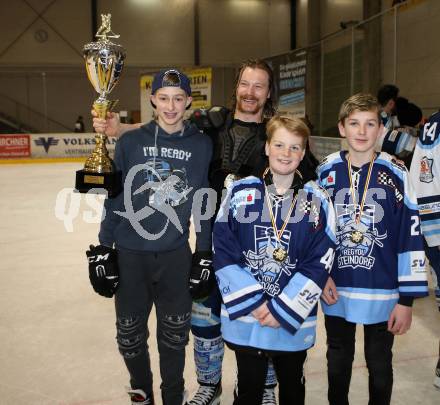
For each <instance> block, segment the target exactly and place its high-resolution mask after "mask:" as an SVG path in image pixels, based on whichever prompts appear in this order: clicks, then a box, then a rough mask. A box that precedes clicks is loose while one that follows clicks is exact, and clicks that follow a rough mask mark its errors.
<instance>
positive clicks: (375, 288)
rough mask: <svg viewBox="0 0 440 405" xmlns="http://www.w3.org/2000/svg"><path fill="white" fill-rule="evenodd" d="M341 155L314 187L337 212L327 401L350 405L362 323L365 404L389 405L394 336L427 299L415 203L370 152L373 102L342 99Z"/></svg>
mask: <svg viewBox="0 0 440 405" xmlns="http://www.w3.org/2000/svg"><path fill="white" fill-rule="evenodd" d="M338 127H339V132H340V134H341V136H342V137H344V138H346V140H347V144H348V150H347V151H341V152H337V153H334V154H332V155H330V156H328V157H327V158H326V159H325V160H324V162H323V163H322V164H321V165H320V166H319V168H318V176H319V181H320V183H321V185H322V186H324V187H325V188H326V189H327V191H328V192H329V194H330V195H331V197H332V200H333V202H334V206H335V210H336V237H337V241H338V246H337V249H336V255H335V261H334V264H333V269H332V272H331V277H330V278H329V280H328V282H327V285H326V287H325V289H324V291H323V295H322V297H323V300H324V302H323V303H322V308H323V311H324V313H325V325H326V331H327V345H328V348H327V360H328V382H329V390H328V399H329V402H330V404H331V405H346V404H348V392H349V386H350V379H351V369H352V362H353V358H354V348H355V331H356V324H357V323H359V324H362V325H364V337H365V343H364V344H365V346H364V347H365V359H366V362H367V368H368V371H369V393H370V402H369V403H370V404H374V405H382V404H384V405H385V404H389V403H390V400H391V393H392V385H393V371H392V346H393V341H394V336H395V335H400V334H403V333H405V332H406V331H407V330H408V329H409V328H410V326H411V317H412V303H413V299H414V297H422V296H425V295H427V293H428V289H427V278H426V270H425V254H424V249H423V239H422V236H421V233H420V220H419V214H418V207H417V200H416V198H415V195H414V192H413V190H412V189H411V187H410V185H409V181H408V173H407V171H406V168H405V167H404V166H403V165H402V164H400V163H398V162H396V161H395V160H394V159H393V158H392V157H391V156H390V155H388V154H387V153H385V152H382V153H376V152H375V151H374V146H375V143H376V140H377V137H378V136H379V134H380V132H381V131H382V125H381V121H380V115H379V104H378V102H377V100H376V99H375V98H374V97H373V96H371V95H368V94H356V95H354V96H352V97H350V98H349V99H347V100H346V101H345V102H344V103H343V104H342V106H341V110H340V113H339V124H338Z"/></svg>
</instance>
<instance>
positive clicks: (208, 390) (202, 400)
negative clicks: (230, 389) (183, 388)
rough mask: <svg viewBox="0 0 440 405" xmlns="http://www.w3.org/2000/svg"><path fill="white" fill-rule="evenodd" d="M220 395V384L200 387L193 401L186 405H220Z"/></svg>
mask: <svg viewBox="0 0 440 405" xmlns="http://www.w3.org/2000/svg"><path fill="white" fill-rule="evenodd" d="M221 393H222V384H221V382H219V383H218V384H217V385H200V386H199V389H198V390H197V392H196V394H195V395H194V397H193V399H192V400H191V401H189V402H187V403H186V405H220V395H221Z"/></svg>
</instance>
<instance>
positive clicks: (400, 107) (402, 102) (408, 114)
mask: <svg viewBox="0 0 440 405" xmlns="http://www.w3.org/2000/svg"><path fill="white" fill-rule="evenodd" d="M396 116H397V119H398V121H399V131H400V132H405V133H407V134H409V135H411V136H412V137H413V140H415V141H417V138H418V134H419V124H420V123H421V122H422V119H423V114H422V110H421V109H420V108H419V107H417V106H416V105H415V104H413V103H410V102H409V101H408V99H406V98H404V97H398V98H397V100H396ZM413 154H414V150H412V151H411V152H408V154H407V155H406V156H402V157H401V158H402V160H403V162H404V163H405V166H406V168H407V169H408V170H409V168H410V166H411V160H412V158H413Z"/></svg>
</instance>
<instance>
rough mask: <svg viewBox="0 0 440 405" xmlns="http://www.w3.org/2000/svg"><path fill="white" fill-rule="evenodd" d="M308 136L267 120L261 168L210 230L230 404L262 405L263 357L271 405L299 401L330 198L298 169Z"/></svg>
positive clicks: (234, 193)
mask: <svg viewBox="0 0 440 405" xmlns="http://www.w3.org/2000/svg"><path fill="white" fill-rule="evenodd" d="M308 136H309V129H308V128H307V126H306V125H305V124H304V123H303V122H302V121H301V120H299V119H291V118H287V117H274V118H272V119H271V120H270V121H269V123H268V125H267V137H268V140H267V142H266V146H265V151H266V155H267V156H268V158H269V168H268V169H267V170H266V171H265V173H264V174H263V176H262V178H257V177H253V176H251V177H246V178H244V179H242V180H239V181H236V182H234V183H232V185H231V186H230V187H229V188H228V195H227V198H226V199H225V200H224V202H223V203H222V206H221V208H220V211H219V213H218V216H217V220H216V223H215V225H214V232H213V245H214V269H215V271H216V278H217V282H218V285H219V290H220V292H221V294H222V299H223V304H222V310H221V323H222V325H221V326H222V334H223V338H224V340H225V342H226V343H227V345H228V346H229V347H230V348H231V349H232V350H234V351H235V355H236V359H237V367H238V390H237V392H236V396H235V400H234V405H255V404H259V403H261V400H262V397H263V391H264V383H265V378H266V372H267V367H268V361H269V359H271V360H272V361H273V365H274V367H275V371H276V374H277V377H278V382H279V404H280V405H288V404H289V405H291V404H304V398H305V386H304V375H303V365H304V361H305V359H306V355H307V349H309V348H310V347H311V346H313V344H314V342H315V328H316V307H317V305H316V304H317V302H318V299H319V296H320V295H321V292H322V288H323V287H324V286H325V284H326V281H327V279H328V271H329V270H330V269H331V267H332V263H333V257H334V247H335V234H334V222H335V218H334V210H333V207H332V204H331V201H330V199H329V197H328V195H327V193H326V192H325V191H324V190H323V189H321V188H320V187H318V186H317V184H316V183H315V182H314V181H309V182H307V183H305V184H304V181H303V180H302V175H301V173H300V172H299V171H298V170H297V167H298V165H299V164H300V162H301V160H302V159H303V157H304V153H305V146H306V143H307V138H308Z"/></svg>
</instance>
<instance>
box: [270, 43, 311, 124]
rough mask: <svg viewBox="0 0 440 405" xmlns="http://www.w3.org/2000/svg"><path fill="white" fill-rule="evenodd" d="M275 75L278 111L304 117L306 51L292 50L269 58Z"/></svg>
mask: <svg viewBox="0 0 440 405" xmlns="http://www.w3.org/2000/svg"><path fill="white" fill-rule="evenodd" d="M266 61H267V62H268V63H269V65H270V66H271V67H272V69H273V72H274V76H275V86H276V88H277V94H278V112H279V113H280V114H283V115H290V116H294V117H304V116H305V114H306V101H305V97H306V91H305V87H306V70H307V53H306V51H304V50H302V51H298V52H290V53H286V54H284V55H278V56H274V57H272V58H267V59H266Z"/></svg>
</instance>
